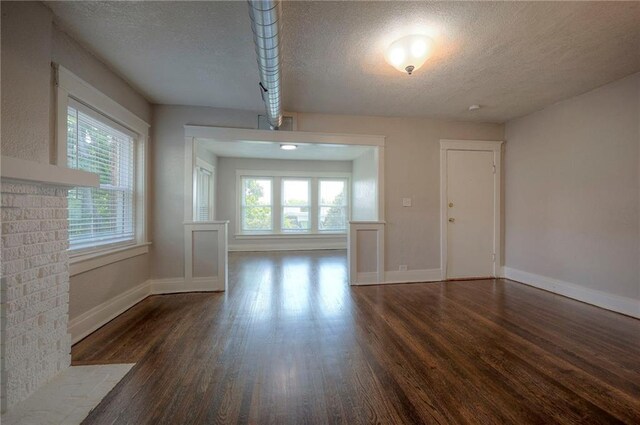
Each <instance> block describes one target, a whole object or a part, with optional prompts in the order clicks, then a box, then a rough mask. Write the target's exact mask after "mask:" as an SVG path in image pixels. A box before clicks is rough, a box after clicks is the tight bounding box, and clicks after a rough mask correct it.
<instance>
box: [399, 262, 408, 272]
mask: <svg viewBox="0 0 640 425" xmlns="http://www.w3.org/2000/svg"><path fill="white" fill-rule="evenodd" d="M398 270H400V271H401V272H406V271H407V266H406V264H402V265H400V267H398Z"/></svg>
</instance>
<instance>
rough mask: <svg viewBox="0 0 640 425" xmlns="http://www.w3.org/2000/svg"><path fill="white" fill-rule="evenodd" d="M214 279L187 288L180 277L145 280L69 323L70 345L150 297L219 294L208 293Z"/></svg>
mask: <svg viewBox="0 0 640 425" xmlns="http://www.w3.org/2000/svg"><path fill="white" fill-rule="evenodd" d="M216 282H217V279H216V278H209V277H206V278H194V279H193V281H192V282H191V284H189V285H187V284H186V283H185V280H184V278H181V277H179V278H168V279H156V280H153V279H149V280H146V281H145V282H143V283H141V284H139V285H137V286H134V287H133V288H131V289H129V290H127V291H126V292H123V293H122V294H119V295H117V296H115V297H113V298H111V299H110V300H107V301H105V302H103V303H102V304H99V305H97V306H95V307H94V308H92V309H91V310H89V311H86V312H84V313H82V314H81V315H79V316H78V317H76V318H74V319H72V320H70V321H69V326H68V329H69V333H70V334H71V343H72V344H75V343H77V342H78V341H80V340H82V339H83V338H85V337H87V336H89V335H90V334H92V333H93V332H95V331H96V330H98V329H99V328H101V327H102V326H104V325H106V324H107V323H109V322H110V321H112V320H113V319H115V318H116V317H118V316H120V315H121V314H122V313H124V312H125V311H127V310H129V309H130V308H132V307H134V306H135V305H136V304H138V303H140V302H141V301H144V300H145V299H146V298H147V297H149V296H151V295H163V294H177V293H182V292H221V291H213V290H211V287H212V286H215V284H216Z"/></svg>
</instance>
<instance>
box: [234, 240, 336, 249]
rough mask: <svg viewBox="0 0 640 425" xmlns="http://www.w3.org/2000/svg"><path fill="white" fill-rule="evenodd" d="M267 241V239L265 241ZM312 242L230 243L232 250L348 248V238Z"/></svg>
mask: <svg viewBox="0 0 640 425" xmlns="http://www.w3.org/2000/svg"><path fill="white" fill-rule="evenodd" d="M265 242H266V241H265ZM310 242H312V243H310V244H304V243H299V242H289V243H282V244H269V243H261V244H258V243H252V244H234V245H229V251H230V252H242V251H247V252H267V251H316V250H325V249H343V250H344V249H347V241H346V239H345V240H344V241H342V242H322V241H318V240H313V241H310Z"/></svg>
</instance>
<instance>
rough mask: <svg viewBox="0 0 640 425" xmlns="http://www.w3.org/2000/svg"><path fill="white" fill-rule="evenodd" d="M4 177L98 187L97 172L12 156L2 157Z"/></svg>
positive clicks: (61, 184) (56, 184) (43, 182)
mask: <svg viewBox="0 0 640 425" xmlns="http://www.w3.org/2000/svg"><path fill="white" fill-rule="evenodd" d="M0 163H1V166H0V169H1V170H2V178H3V179H10V180H21V181H29V182H35V183H42V184H44V185H51V186H63V187H98V186H100V181H99V177H98V175H97V174H94V173H89V172H87V171H82V170H75V169H71V168H66V167H58V166H57V165H51V164H42V163H39V162H35V161H28V160H25V159H20V158H13V157H11V156H4V155H3V156H2V158H1V159H0Z"/></svg>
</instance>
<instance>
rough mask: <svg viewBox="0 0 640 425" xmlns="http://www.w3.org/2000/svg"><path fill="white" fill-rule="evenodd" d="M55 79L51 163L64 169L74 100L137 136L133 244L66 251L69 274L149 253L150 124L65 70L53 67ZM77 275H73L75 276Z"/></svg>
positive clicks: (55, 65) (56, 66) (60, 67)
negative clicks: (70, 110)
mask: <svg viewBox="0 0 640 425" xmlns="http://www.w3.org/2000/svg"><path fill="white" fill-rule="evenodd" d="M54 68H55V76H56V132H55V135H56V140H55V141H56V149H55V150H54V153H55V158H53V160H54V162H55V163H56V164H57V165H58V166H60V167H65V168H67V108H68V106H69V99H70V98H71V99H74V100H76V101H78V102H80V103H83V104H85V105H87V106H89V107H90V108H92V109H94V110H96V111H97V112H99V113H100V114H103V115H104V116H106V117H107V118H109V119H111V120H113V121H115V122H116V123H117V124H119V125H121V126H123V127H125V128H126V129H128V130H130V131H132V132H133V133H135V134H136V164H135V171H136V186H135V191H134V194H135V207H134V210H135V215H136V217H135V228H136V235H135V241H134V242H133V243H129V244H127V245H110V246H104V247H96V248H95V249H91V250H79V251H77V252H74V251H70V252H69V263H70V265H71V273H70V274H71V275H73V274H78V273H82V272H85V271H89V270H92V269H94V268H97V267H102V266H104V265H107V264H111V263H113V262H116V261H121V260H124V259H126V258H131V257H134V256H137V255H141V254H144V253H146V252H148V245H149V244H150V242H149V241H148V240H147V235H148V229H147V226H148V221H147V219H146V217H147V205H148V203H147V202H148V199H147V198H148V196H147V193H148V191H147V190H146V189H147V182H148V172H149V169H148V167H147V156H148V141H149V124H148V123H147V122H145V121H144V120H142V119H141V118H139V117H138V116H136V115H135V114H133V113H132V112H131V111H129V110H128V109H126V108H125V107H123V106H122V105H120V104H119V103H117V102H116V101H114V100H113V99H111V98H110V97H108V96H107V95H105V94H104V93H102V92H100V91H99V90H97V89H96V88H94V87H93V86H91V85H90V84H88V83H87V82H86V81H84V80H82V79H81V78H79V77H78V76H76V75H75V74H73V73H72V72H70V71H69V70H67V69H66V68H64V67H62V66H60V65H57V64H54ZM74 272H76V273H74Z"/></svg>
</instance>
